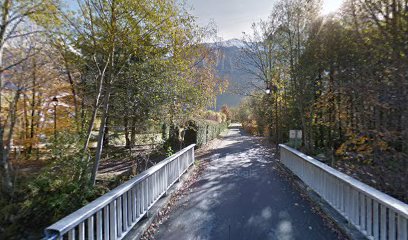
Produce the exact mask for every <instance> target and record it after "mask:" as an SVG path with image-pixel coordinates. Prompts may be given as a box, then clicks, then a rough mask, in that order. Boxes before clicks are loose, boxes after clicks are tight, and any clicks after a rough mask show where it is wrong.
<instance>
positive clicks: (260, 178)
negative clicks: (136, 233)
mask: <svg viewBox="0 0 408 240" xmlns="http://www.w3.org/2000/svg"><path fill="white" fill-rule="evenodd" d="M208 157H209V158H210V159H212V160H211V162H210V163H209V167H208V168H207V169H206V170H205V172H204V174H203V175H202V176H201V178H200V179H199V180H198V182H197V183H196V184H195V185H194V186H193V188H192V189H191V192H190V193H189V194H188V195H187V196H185V197H184V198H183V199H182V200H180V201H179V203H177V206H176V207H175V209H174V211H172V213H171V214H170V216H169V219H167V220H166V221H165V222H164V223H163V224H162V225H161V226H160V227H159V230H158V232H157V233H156V235H155V239H166V240H173V239H174V240H182V239H192V240H193V239H194V240H195V239H197V240H201V239H215V240H222V239H228V240H240V239H242V240H256V239H260V240H264V239H278V240H281V239H282V240H286V239H287V240H289V239H305V240H312V239H325V240H326V239H337V238H338V237H337V235H336V234H335V233H334V232H332V231H331V230H330V228H328V227H327V226H326V225H324V224H323V219H322V218H321V217H320V216H319V215H317V214H315V213H313V212H312V210H311V206H310V204H309V203H308V202H307V201H305V200H303V199H302V197H301V196H300V194H299V193H298V192H297V191H296V190H295V189H293V188H292V187H291V184H290V183H288V180H286V179H284V178H283V177H281V176H280V175H279V174H278V172H277V170H276V169H275V168H274V163H273V156H272V153H270V152H268V150H267V149H266V148H264V147H263V146H262V145H261V144H260V142H259V139H258V138H256V137H250V136H247V135H245V134H244V133H243V132H242V131H241V130H240V129H239V128H231V129H230V130H229V133H228V135H227V137H226V138H225V139H224V140H223V141H222V142H221V144H220V145H219V146H218V147H217V149H215V150H214V151H212V152H211V155H210V156H208Z"/></svg>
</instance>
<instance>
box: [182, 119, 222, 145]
mask: <svg viewBox="0 0 408 240" xmlns="http://www.w3.org/2000/svg"><path fill="white" fill-rule="evenodd" d="M227 128H228V123H226V122H221V123H216V122H210V121H204V120H194V121H190V123H189V126H188V130H187V132H186V138H185V143H186V145H188V144H191V143H195V144H197V146H198V147H200V146H203V145H205V144H206V143H208V142H209V141H211V140H213V139H215V138H216V137H218V135H220V133H221V132H222V131H224V130H225V129H227Z"/></svg>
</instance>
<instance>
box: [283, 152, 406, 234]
mask: <svg viewBox="0 0 408 240" xmlns="http://www.w3.org/2000/svg"><path fill="white" fill-rule="evenodd" d="M279 146H280V160H281V162H282V163H283V164H284V165H285V166H286V167H287V168H289V169H290V170H291V171H292V172H293V173H294V174H295V175H297V176H298V177H299V178H300V179H301V180H302V181H303V182H304V183H306V184H307V185H308V186H309V187H310V188H311V189H313V190H314V191H315V192H316V193H317V194H319V195H320V196H321V197H322V198H323V199H324V200H326V201H327V202H328V203H329V204H330V205H331V206H332V207H333V208H335V209H336V210H337V211H338V212H339V213H340V214H341V215H343V216H344V217H345V218H346V219H347V220H348V221H349V222H350V223H351V224H353V225H354V226H355V227H356V228H357V229H358V230H359V231H360V232H362V233H363V234H364V235H365V236H367V237H368V238H369V239H375V240H377V239H380V240H387V239H388V240H394V239H395V240H408V204H406V203H403V202H401V201H399V200H397V199H395V198H393V197H391V196H389V195H387V194H385V193H383V192H380V191H378V190H376V189H374V188H372V187H370V186H368V185H366V184H364V183H362V182H360V181H357V180H356V179H354V178H352V177H350V176H348V175H346V174H343V173H341V172H339V171H337V170H335V169H333V168H331V167H329V166H327V165H326V164H324V163H322V162H319V161H317V160H316V159H314V158H312V157H309V156H307V155H305V154H303V153H301V152H299V151H297V150H296V149H293V148H291V147H288V146H286V145H283V144H280V145H279Z"/></svg>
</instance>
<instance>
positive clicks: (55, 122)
mask: <svg viewBox="0 0 408 240" xmlns="http://www.w3.org/2000/svg"><path fill="white" fill-rule="evenodd" d="M51 102H52V105H53V106H54V139H57V106H58V98H57V96H55V97H54V98H53V99H52V101H51Z"/></svg>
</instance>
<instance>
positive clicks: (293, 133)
mask: <svg viewBox="0 0 408 240" xmlns="http://www.w3.org/2000/svg"><path fill="white" fill-rule="evenodd" d="M289 138H290V139H302V130H289Z"/></svg>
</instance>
